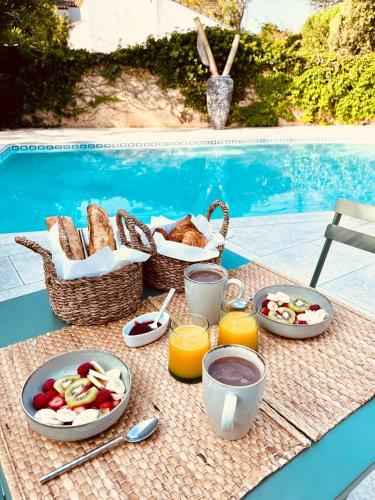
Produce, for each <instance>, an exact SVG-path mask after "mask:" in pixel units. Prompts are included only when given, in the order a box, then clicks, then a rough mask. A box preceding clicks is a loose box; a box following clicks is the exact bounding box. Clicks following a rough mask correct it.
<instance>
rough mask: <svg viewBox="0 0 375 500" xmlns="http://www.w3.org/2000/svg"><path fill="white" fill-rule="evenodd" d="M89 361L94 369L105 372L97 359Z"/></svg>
mask: <svg viewBox="0 0 375 500" xmlns="http://www.w3.org/2000/svg"><path fill="white" fill-rule="evenodd" d="M90 363H91V364H92V366H93V367H94V368H95V370H96V371H97V372H99V373H104V374H105V370H104V368H102V367H101V366H100V365H99V363H98V362H97V361H90Z"/></svg>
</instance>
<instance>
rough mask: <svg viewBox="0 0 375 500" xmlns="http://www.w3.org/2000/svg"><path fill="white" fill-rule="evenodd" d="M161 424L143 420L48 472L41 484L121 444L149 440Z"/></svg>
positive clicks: (151, 420) (41, 479)
mask: <svg viewBox="0 0 375 500" xmlns="http://www.w3.org/2000/svg"><path fill="white" fill-rule="evenodd" d="M158 424H159V419H158V418H156V417H153V418H149V419H147V420H142V421H141V422H138V424H136V425H134V426H133V427H131V428H130V429H129V430H128V433H127V434H126V435H125V436H124V435H120V436H117V437H115V438H114V439H111V440H110V441H107V443H104V444H102V445H101V446H98V448H95V449H94V450H91V451H89V452H88V453H85V454H84V455H82V456H81V457H78V458H75V459H74V460H72V461H71V462H68V463H67V464H65V465H62V466H61V467H59V468H58V469H55V470H53V471H51V472H48V474H45V475H44V476H42V477H41V478H40V480H39V481H40V482H41V483H42V484H44V483H47V482H48V481H50V480H51V479H54V478H55V477H58V476H60V475H61V474H63V473H64V472H67V471H69V470H72V469H74V468H75V467H77V466H78V465H81V464H83V463H85V462H87V461H89V460H91V459H92V458H94V457H97V456H98V455H101V454H102V453H104V452H105V451H107V450H110V449H111V448H113V447H114V446H117V445H118V444H120V443H126V442H127V443H139V442H140V441H143V440H144V439H147V438H148V437H150V436H151V434H153V433H154V432H155V430H156V428H157V426H158Z"/></svg>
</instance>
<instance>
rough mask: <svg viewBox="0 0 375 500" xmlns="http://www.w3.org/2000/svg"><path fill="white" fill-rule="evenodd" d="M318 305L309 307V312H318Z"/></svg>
mask: <svg viewBox="0 0 375 500" xmlns="http://www.w3.org/2000/svg"><path fill="white" fill-rule="evenodd" d="M319 309H320V305H319V304H313V305H312V306H310V311H319Z"/></svg>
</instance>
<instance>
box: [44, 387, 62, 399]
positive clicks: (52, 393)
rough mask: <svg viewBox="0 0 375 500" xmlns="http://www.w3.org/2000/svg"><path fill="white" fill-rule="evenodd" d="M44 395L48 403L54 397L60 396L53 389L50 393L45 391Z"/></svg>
mask: <svg viewBox="0 0 375 500" xmlns="http://www.w3.org/2000/svg"><path fill="white" fill-rule="evenodd" d="M45 394H46V396H47V398H48V401H51V399H53V398H54V397H56V396H59V395H60V394H59V393H58V392H57V391H56V390H55V389H52V390H50V391H46V393H45Z"/></svg>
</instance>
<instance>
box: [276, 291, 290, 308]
mask: <svg viewBox="0 0 375 500" xmlns="http://www.w3.org/2000/svg"><path fill="white" fill-rule="evenodd" d="M276 297H277V301H278V302H281V304H280V305H282V304H289V302H290V297H289V295H287V294H286V293H284V292H277V293H276Z"/></svg>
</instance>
